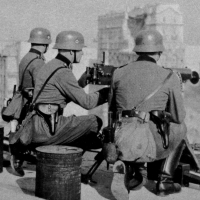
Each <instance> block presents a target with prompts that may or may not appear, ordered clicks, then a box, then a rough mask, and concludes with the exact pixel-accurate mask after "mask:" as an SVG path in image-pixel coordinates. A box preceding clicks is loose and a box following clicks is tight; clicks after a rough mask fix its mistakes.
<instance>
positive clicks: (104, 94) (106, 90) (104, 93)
mask: <svg viewBox="0 0 200 200" xmlns="http://www.w3.org/2000/svg"><path fill="white" fill-rule="evenodd" d="M109 91H110V87H105V88H102V89H100V90H99V91H98V92H99V94H100V96H101V98H103V99H104V100H105V101H108V96H109Z"/></svg>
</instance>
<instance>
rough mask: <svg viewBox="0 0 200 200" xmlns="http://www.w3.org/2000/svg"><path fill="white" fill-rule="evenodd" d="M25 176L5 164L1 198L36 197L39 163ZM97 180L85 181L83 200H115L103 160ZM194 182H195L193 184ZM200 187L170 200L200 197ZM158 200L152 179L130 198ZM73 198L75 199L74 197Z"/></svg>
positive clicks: (88, 160)
mask: <svg viewBox="0 0 200 200" xmlns="http://www.w3.org/2000/svg"><path fill="white" fill-rule="evenodd" d="M94 155H95V153H91V152H87V153H86V154H85V155H84V157H83V162H82V172H83V173H84V172H86V171H87V170H88V169H89V167H90V166H91V165H92V164H93V157H94ZM24 169H25V176H24V177H22V178H21V177H16V176H14V175H12V174H10V173H9V172H10V166H8V165H7V166H6V165H4V168H3V173H1V174H0V194H1V195H0V199H1V200H10V199H12V200H36V199H41V198H37V197H35V176H36V172H35V165H30V164H27V165H26V167H25V168H24ZM93 178H94V180H96V181H97V184H83V183H81V200H115V198H114V197H113V195H112V193H111V191H110V184H111V181H112V166H111V167H110V169H109V170H107V169H106V163H105V162H103V163H102V165H101V166H100V167H99V169H98V170H97V172H96V173H95V174H94V177H93ZM192 186H193V187H194V185H191V187H192ZM199 189H200V187H199V186H195V189H193V188H186V187H184V188H183V189H182V192H181V193H179V194H173V195H169V196H168V197H167V198H164V199H168V200H183V199H190V200H199V196H200V190H199ZM143 199H145V200H155V199H158V200H159V199H163V197H158V196H156V195H155V183H154V182H150V183H149V184H148V185H147V187H144V188H142V189H141V190H139V191H132V192H130V195H129V200H143ZM71 200H73V199H71Z"/></svg>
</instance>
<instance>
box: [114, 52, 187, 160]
mask: <svg viewBox="0 0 200 200" xmlns="http://www.w3.org/2000/svg"><path fill="white" fill-rule="evenodd" d="M169 73H170V69H165V68H163V67H161V66H158V65H157V64H156V62H155V60H154V59H152V58H150V57H147V56H145V57H144V56H142V57H139V58H138V59H137V61H136V62H133V63H130V64H128V65H127V66H125V67H122V68H119V69H117V70H115V71H114V74H113V80H112V84H111V103H110V109H111V110H112V111H114V112H116V110H118V109H123V110H131V109H133V108H134V107H136V106H137V105H138V104H139V103H140V102H141V101H142V100H144V99H145V98H146V97H147V96H148V95H149V94H151V93H152V92H153V91H154V90H155V89H156V88H157V87H158V86H159V85H161V84H162V82H163V80H164V79H165V78H166V77H167V76H168V74H169ZM138 110H140V111H145V112H150V111H152V110H165V111H168V112H170V113H171V116H172V123H171V129H173V130H171V132H172V133H170V146H169V148H168V149H167V150H165V149H164V148H163V146H162V140H161V137H160V135H159V133H158V130H157V126H156V124H154V123H153V122H152V121H150V122H149V126H150V129H151V132H152V133H153V136H154V140H155V143H156V145H157V147H156V151H157V158H158V159H161V158H164V157H166V156H167V155H168V154H169V153H170V151H171V150H173V149H174V148H175V147H176V146H177V145H178V144H179V143H180V141H181V139H182V138H185V136H186V127H185V124H184V118H185V115H186V112H185V108H184V104H183V97H182V92H181V80H180V79H179V77H178V75H177V74H175V73H173V74H172V76H171V77H170V79H169V80H168V81H167V82H166V83H165V84H164V86H163V87H162V88H161V89H160V90H159V91H158V92H157V93H156V94H155V95H154V96H153V97H151V98H150V99H148V100H147V101H145V102H144V103H143V104H142V105H141V106H140V107H139V108H138ZM182 124H183V126H182ZM141 140H142V138H141ZM127 148H130V147H127Z"/></svg>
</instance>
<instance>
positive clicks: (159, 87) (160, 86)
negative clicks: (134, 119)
mask: <svg viewBox="0 0 200 200" xmlns="http://www.w3.org/2000/svg"><path fill="white" fill-rule="evenodd" d="M172 74H173V71H172V70H171V71H170V73H169V74H168V76H167V77H166V78H165V80H164V81H163V82H162V83H161V84H160V85H159V86H158V87H157V88H156V89H155V90H154V91H153V92H152V93H151V94H149V95H148V96H147V97H146V98H144V99H143V100H142V101H140V102H139V104H138V105H137V106H136V107H134V108H133V109H137V108H138V107H140V106H141V105H142V104H143V103H144V102H145V101H147V100H148V99H150V98H151V97H152V96H154V95H155V94H156V92H158V91H159V90H160V89H161V88H162V87H163V86H164V84H165V83H166V82H167V81H168V80H169V78H170V77H171V75H172Z"/></svg>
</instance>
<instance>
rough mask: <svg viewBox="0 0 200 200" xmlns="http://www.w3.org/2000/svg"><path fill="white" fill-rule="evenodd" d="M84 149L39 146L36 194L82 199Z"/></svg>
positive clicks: (65, 199) (50, 198)
mask: <svg viewBox="0 0 200 200" xmlns="http://www.w3.org/2000/svg"><path fill="white" fill-rule="evenodd" d="M82 151H83V150H82V149H80V148H77V147H69V146H60V145H50V146H41V147H37V148H36V153H37V165H36V188H35V196H37V197H41V198H44V199H48V200H80V198H81V162H82Z"/></svg>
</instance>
